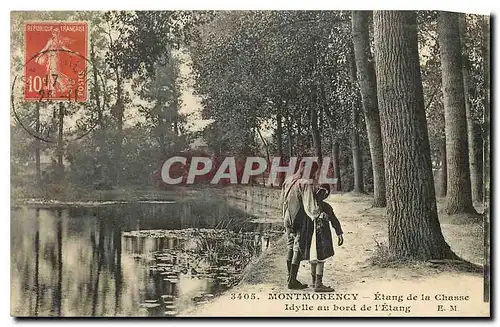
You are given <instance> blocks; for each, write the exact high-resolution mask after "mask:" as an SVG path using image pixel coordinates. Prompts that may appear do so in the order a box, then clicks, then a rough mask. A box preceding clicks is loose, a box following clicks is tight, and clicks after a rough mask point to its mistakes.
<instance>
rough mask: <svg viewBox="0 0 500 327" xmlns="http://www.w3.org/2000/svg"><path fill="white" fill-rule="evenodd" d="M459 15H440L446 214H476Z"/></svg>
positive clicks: (439, 33) (443, 13)
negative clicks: (471, 179) (473, 204)
mask: <svg viewBox="0 0 500 327" xmlns="http://www.w3.org/2000/svg"><path fill="white" fill-rule="evenodd" d="M458 25H459V24H458V14H457V13H451V12H439V15H438V35H439V48H440V52H441V70H442V80H443V98H444V120H445V134H446V159H447V160H446V162H447V168H448V173H447V175H448V181H447V192H446V212H447V213H448V214H455V213H463V212H468V213H472V212H475V210H474V207H473V206H472V192H471V182H470V173H469V155H468V141H467V119H466V114H465V97H464V78H463V74H462V51H461V46H460V33H459V26H458Z"/></svg>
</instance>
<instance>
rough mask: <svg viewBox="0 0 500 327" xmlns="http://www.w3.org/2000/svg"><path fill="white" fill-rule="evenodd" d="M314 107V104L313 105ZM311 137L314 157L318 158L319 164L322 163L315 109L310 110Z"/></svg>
mask: <svg viewBox="0 0 500 327" xmlns="http://www.w3.org/2000/svg"><path fill="white" fill-rule="evenodd" d="M313 105H314V106H315V105H316V103H314V104H313ZM311 135H312V140H313V146H314V155H315V156H316V157H318V160H319V162H322V161H323V153H322V151H321V135H320V133H319V129H318V111H317V108H311Z"/></svg>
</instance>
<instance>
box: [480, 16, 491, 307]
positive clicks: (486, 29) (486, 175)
mask: <svg viewBox="0 0 500 327" xmlns="http://www.w3.org/2000/svg"><path fill="white" fill-rule="evenodd" d="M490 26H491V25H490V16H484V17H483V21H482V24H481V28H482V31H483V40H482V53H483V61H484V64H483V75H484V90H485V95H484V98H483V106H484V150H483V156H484V157H483V163H484V169H483V181H484V183H483V196H484V200H483V201H484V211H483V215H484V220H483V226H484V279H485V283H484V293H483V294H484V301H489V300H490V278H491V276H490V255H491V253H490V236H491V233H490V221H491V216H490V214H491V213H490V204H491V202H490V201H491V197H490V177H491V175H490V174H491V171H490V160H491V152H490V136H491V134H490V128H491V126H490V114H491V107H490V92H491V90H490V87H491V84H490V29H491V27H490Z"/></svg>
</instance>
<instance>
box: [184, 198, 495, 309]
mask: <svg viewBox="0 0 500 327" xmlns="http://www.w3.org/2000/svg"><path fill="white" fill-rule="evenodd" d="M329 202H330V203H331V204H332V206H333V209H334V211H335V213H336V214H337V216H338V217H339V220H340V221H341V223H342V227H343V229H344V233H345V235H344V240H345V243H344V245H343V246H342V247H338V246H335V257H334V259H333V260H332V259H329V260H328V261H327V263H326V264H325V277H324V283H325V284H326V285H330V286H333V287H334V288H335V294H334V295H333V298H318V296H320V295H318V293H314V292H313V291H312V289H311V288H308V289H306V290H304V291H290V290H288V289H286V287H285V284H286V281H285V279H286V273H285V272H286V263H285V259H284V253H285V244H284V241H283V239H281V240H280V241H278V242H277V243H276V244H274V246H273V247H272V248H271V249H269V250H267V253H265V254H264V255H263V256H261V257H260V258H259V259H258V260H257V261H256V262H255V263H254V264H253V265H252V266H251V267H249V268H248V271H247V274H246V276H245V277H244V278H243V280H242V282H241V283H240V284H239V285H238V286H237V287H235V288H234V289H232V290H230V291H228V292H226V293H224V294H223V295H221V296H220V297H218V298H216V299H214V301H212V302H210V303H207V304H205V305H203V306H199V307H196V308H194V309H192V310H190V311H188V312H181V313H180V314H181V315H189V316H269V315H273V316H365V315H373V316H410V315H413V316H429V315H450V316H487V315H488V313H489V305H488V304H486V303H484V302H483V278H482V274H481V273H470V272H463V271H459V270H457V269H455V268H450V267H443V265H433V264H430V263H410V264H406V265H401V264H400V265H398V266H394V265H393V266H388V267H381V266H374V265H372V264H371V261H370V258H371V257H373V256H374V255H376V254H377V253H378V251H377V243H385V244H387V227H386V218H385V217H384V215H385V209H380V208H370V198H369V197H367V196H354V195H350V194H344V195H333V196H331V197H330V199H329ZM438 208H439V204H438ZM440 220H441V223H442V229H443V234H444V235H445V238H446V240H447V242H448V243H449V244H450V246H451V247H452V249H453V250H454V251H455V252H456V253H457V254H458V255H459V256H461V257H463V258H465V259H467V260H470V261H472V262H474V263H477V264H481V263H482V260H483V258H482V255H483V245H482V244H483V243H482V239H483V235H482V224H481V221H478V220H477V219H467V217H464V216H458V217H455V216H443V217H440ZM335 241H336V239H335ZM299 280H301V281H303V282H306V283H310V282H311V281H310V272H309V264H308V263H306V262H303V263H302V264H301V268H300V271H299ZM377 292H378V293H377ZM443 294H444V296H461V297H462V300H459V301H457V300H455V301H450V300H449V299H444V296H443ZM328 296H330V295H328ZM414 296H416V297H417V299H416V300H414ZM422 296H423V297H422ZM426 296H429V297H428V298H426ZM436 296H437V298H436ZM252 297H255V298H256V299H255V300H252V299H251V298H252ZM307 297H310V298H309V299H307ZM467 297H468V298H467ZM240 298H241V299H240ZM245 298H250V299H246V300H245ZM257 299H258V300H257ZM363 305H364V307H363ZM440 305H441V307H439V306H440ZM368 308H370V310H368ZM363 309H365V310H363Z"/></svg>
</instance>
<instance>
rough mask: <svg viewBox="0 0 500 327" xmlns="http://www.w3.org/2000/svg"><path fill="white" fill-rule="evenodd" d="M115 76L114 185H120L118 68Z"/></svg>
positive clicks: (121, 116) (120, 81) (121, 112)
mask: <svg viewBox="0 0 500 327" xmlns="http://www.w3.org/2000/svg"><path fill="white" fill-rule="evenodd" d="M115 75H116V103H115V108H114V117H115V122H116V136H115V144H114V183H115V185H118V184H120V181H121V167H122V164H121V159H122V144H123V114H124V110H125V108H124V104H123V85H122V79H121V76H120V73H119V71H118V68H117V69H116V70H115Z"/></svg>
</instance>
